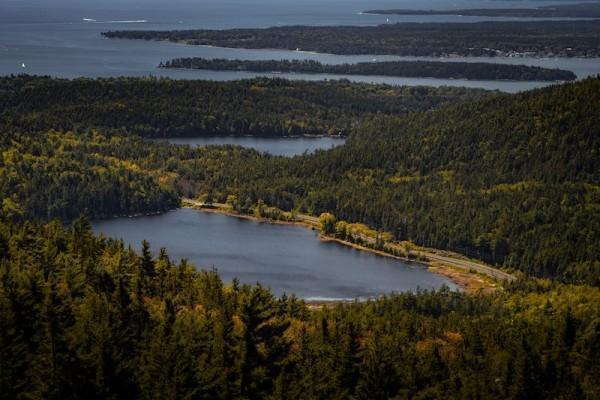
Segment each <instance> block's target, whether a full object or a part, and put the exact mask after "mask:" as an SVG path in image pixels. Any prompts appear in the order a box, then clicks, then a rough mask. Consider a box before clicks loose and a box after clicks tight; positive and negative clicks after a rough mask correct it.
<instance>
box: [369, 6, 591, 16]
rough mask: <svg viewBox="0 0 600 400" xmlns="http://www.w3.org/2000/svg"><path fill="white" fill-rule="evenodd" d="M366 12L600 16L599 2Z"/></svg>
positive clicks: (370, 11)
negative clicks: (530, 6) (528, 6)
mask: <svg viewBox="0 0 600 400" xmlns="http://www.w3.org/2000/svg"><path fill="white" fill-rule="evenodd" d="M363 13H364V14H380V15H462V16H474V17H514V18H600V4H599V3H578V4H558V5H551V6H541V7H533V8H516V7H515V8H468V9H454V10H409V9H387V10H367V11H363Z"/></svg>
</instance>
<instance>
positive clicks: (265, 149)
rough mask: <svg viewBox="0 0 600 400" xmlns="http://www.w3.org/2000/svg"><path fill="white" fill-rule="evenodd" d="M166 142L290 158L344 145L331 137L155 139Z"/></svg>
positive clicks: (342, 141) (338, 139) (339, 140)
mask: <svg viewBox="0 0 600 400" xmlns="http://www.w3.org/2000/svg"><path fill="white" fill-rule="evenodd" d="M157 140H167V141H168V142H169V143H173V144H179V145H187V146H192V147H197V146H208V145H223V144H233V145H236V146H242V147H248V148H252V149H256V150H258V151H260V152H261V153H269V154H272V155H275V156H285V157H292V156H296V155H300V154H303V153H305V152H306V153H313V152H314V151H315V150H320V149H323V150H327V149H331V148H333V147H335V146H340V145H342V144H344V142H345V139H343V138H333V137H290V138H286V137H284V138H281V137H278V138H263V137H249V136H242V137H239V136H220V137H192V138H170V139H157Z"/></svg>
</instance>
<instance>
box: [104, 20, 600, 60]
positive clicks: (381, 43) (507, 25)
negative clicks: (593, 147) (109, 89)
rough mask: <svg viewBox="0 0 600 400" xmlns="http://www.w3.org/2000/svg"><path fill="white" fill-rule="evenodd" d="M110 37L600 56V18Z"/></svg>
mask: <svg viewBox="0 0 600 400" xmlns="http://www.w3.org/2000/svg"><path fill="white" fill-rule="evenodd" d="M103 35H104V36H106V37H108V38H121V39H144V40H169V41H173V42H182V43H187V44H192V45H211V46H220V47H234V48H247V49H287V50H296V49H300V50H303V51H318V52H321V53H333V54H392V55H398V56H433V57H440V56H452V55H457V56H465V57H468V56H506V55H517V56H518V55H529V56H537V57H552V56H557V57H598V56H600V40H598V39H599V38H600V24H598V22H597V21H532V22H527V24H522V23H520V22H491V21H486V22H480V23H469V24H461V23H401V24H387V25H380V26H364V27H355V26H282V27H272V28H266V29H228V30H202V29H194V30H179V31H134V30H127V31H111V32H104V33H103Z"/></svg>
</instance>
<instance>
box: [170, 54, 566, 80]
mask: <svg viewBox="0 0 600 400" xmlns="http://www.w3.org/2000/svg"><path fill="white" fill-rule="evenodd" d="M159 67H160V68H185V69H205V70H215V71H249V72H275V73H289V72H292V73H308V74H338V75H381V76H398V77H427V78H445V79H476V80H512V81H571V80H575V79H576V78H577V76H576V75H575V74H574V73H573V72H571V71H565V70H560V69H549V68H541V67H533V66H527V65H511V64H492V63H469V62H441V61H385V62H360V63H356V64H322V63H320V62H318V61H314V60H228V59H223V58H219V59H207V58H201V57H190V58H176V59H173V60H169V61H167V62H165V63H161V64H160V65H159Z"/></svg>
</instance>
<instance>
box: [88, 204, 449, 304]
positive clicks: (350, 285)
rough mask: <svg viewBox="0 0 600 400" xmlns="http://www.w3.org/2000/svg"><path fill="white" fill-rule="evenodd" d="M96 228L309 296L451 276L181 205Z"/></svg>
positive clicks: (356, 293) (434, 283)
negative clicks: (155, 213)
mask: <svg viewBox="0 0 600 400" xmlns="http://www.w3.org/2000/svg"><path fill="white" fill-rule="evenodd" d="M93 226H94V230H95V231H96V232H98V233H100V232H101V233H104V234H106V235H108V236H112V237H117V238H123V239H124V241H125V243H128V244H131V245H132V246H134V247H136V248H139V247H140V243H141V241H142V240H143V239H146V240H148V241H149V242H150V244H151V246H152V248H153V250H154V251H155V252H156V251H158V249H159V248H160V247H166V248H167V249H168V252H169V255H170V256H171V257H172V258H173V259H181V258H187V259H188V260H190V261H191V262H192V263H194V264H195V265H196V266H197V267H199V268H205V269H208V268H212V267H215V268H217V269H218V271H219V273H220V274H221V276H222V278H223V279H224V280H225V281H230V280H231V279H233V278H234V277H237V278H239V279H240V280H241V281H242V282H245V283H251V284H252V283H256V282H260V283H261V284H263V285H265V286H268V287H270V288H271V289H272V290H273V291H274V292H275V293H277V294H282V293H288V294H290V293H295V294H296V295H298V296H300V297H303V298H308V299H352V298H357V297H358V298H365V297H372V296H377V295H381V294H385V293H390V292H392V291H410V290H415V289H417V288H438V287H441V286H442V285H444V284H445V285H448V286H449V287H451V288H456V287H455V286H454V285H453V284H452V283H451V282H450V281H449V280H447V279H446V278H444V277H442V276H439V275H436V274H432V273H430V272H428V271H427V270H426V269H425V268H424V267H423V266H420V265H417V264H414V265H412V264H406V263H403V262H400V261H398V260H395V259H392V258H387V257H381V256H377V255H375V254H372V253H367V252H363V251H358V250H355V249H352V248H350V247H346V246H343V245H340V244H337V243H330V242H323V241H320V240H319V239H318V238H317V235H316V233H315V232H313V231H311V230H309V229H306V228H304V227H301V226H294V225H274V224H268V223H259V222H255V221H248V220H242V219H238V218H233V217H228V216H224V215H219V214H211V213H203V212H199V211H195V210H190V209H179V210H176V211H171V212H168V213H165V214H162V215H157V216H146V217H137V218H119V219H113V220H107V221H100V222H95V223H94V224H93Z"/></svg>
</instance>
